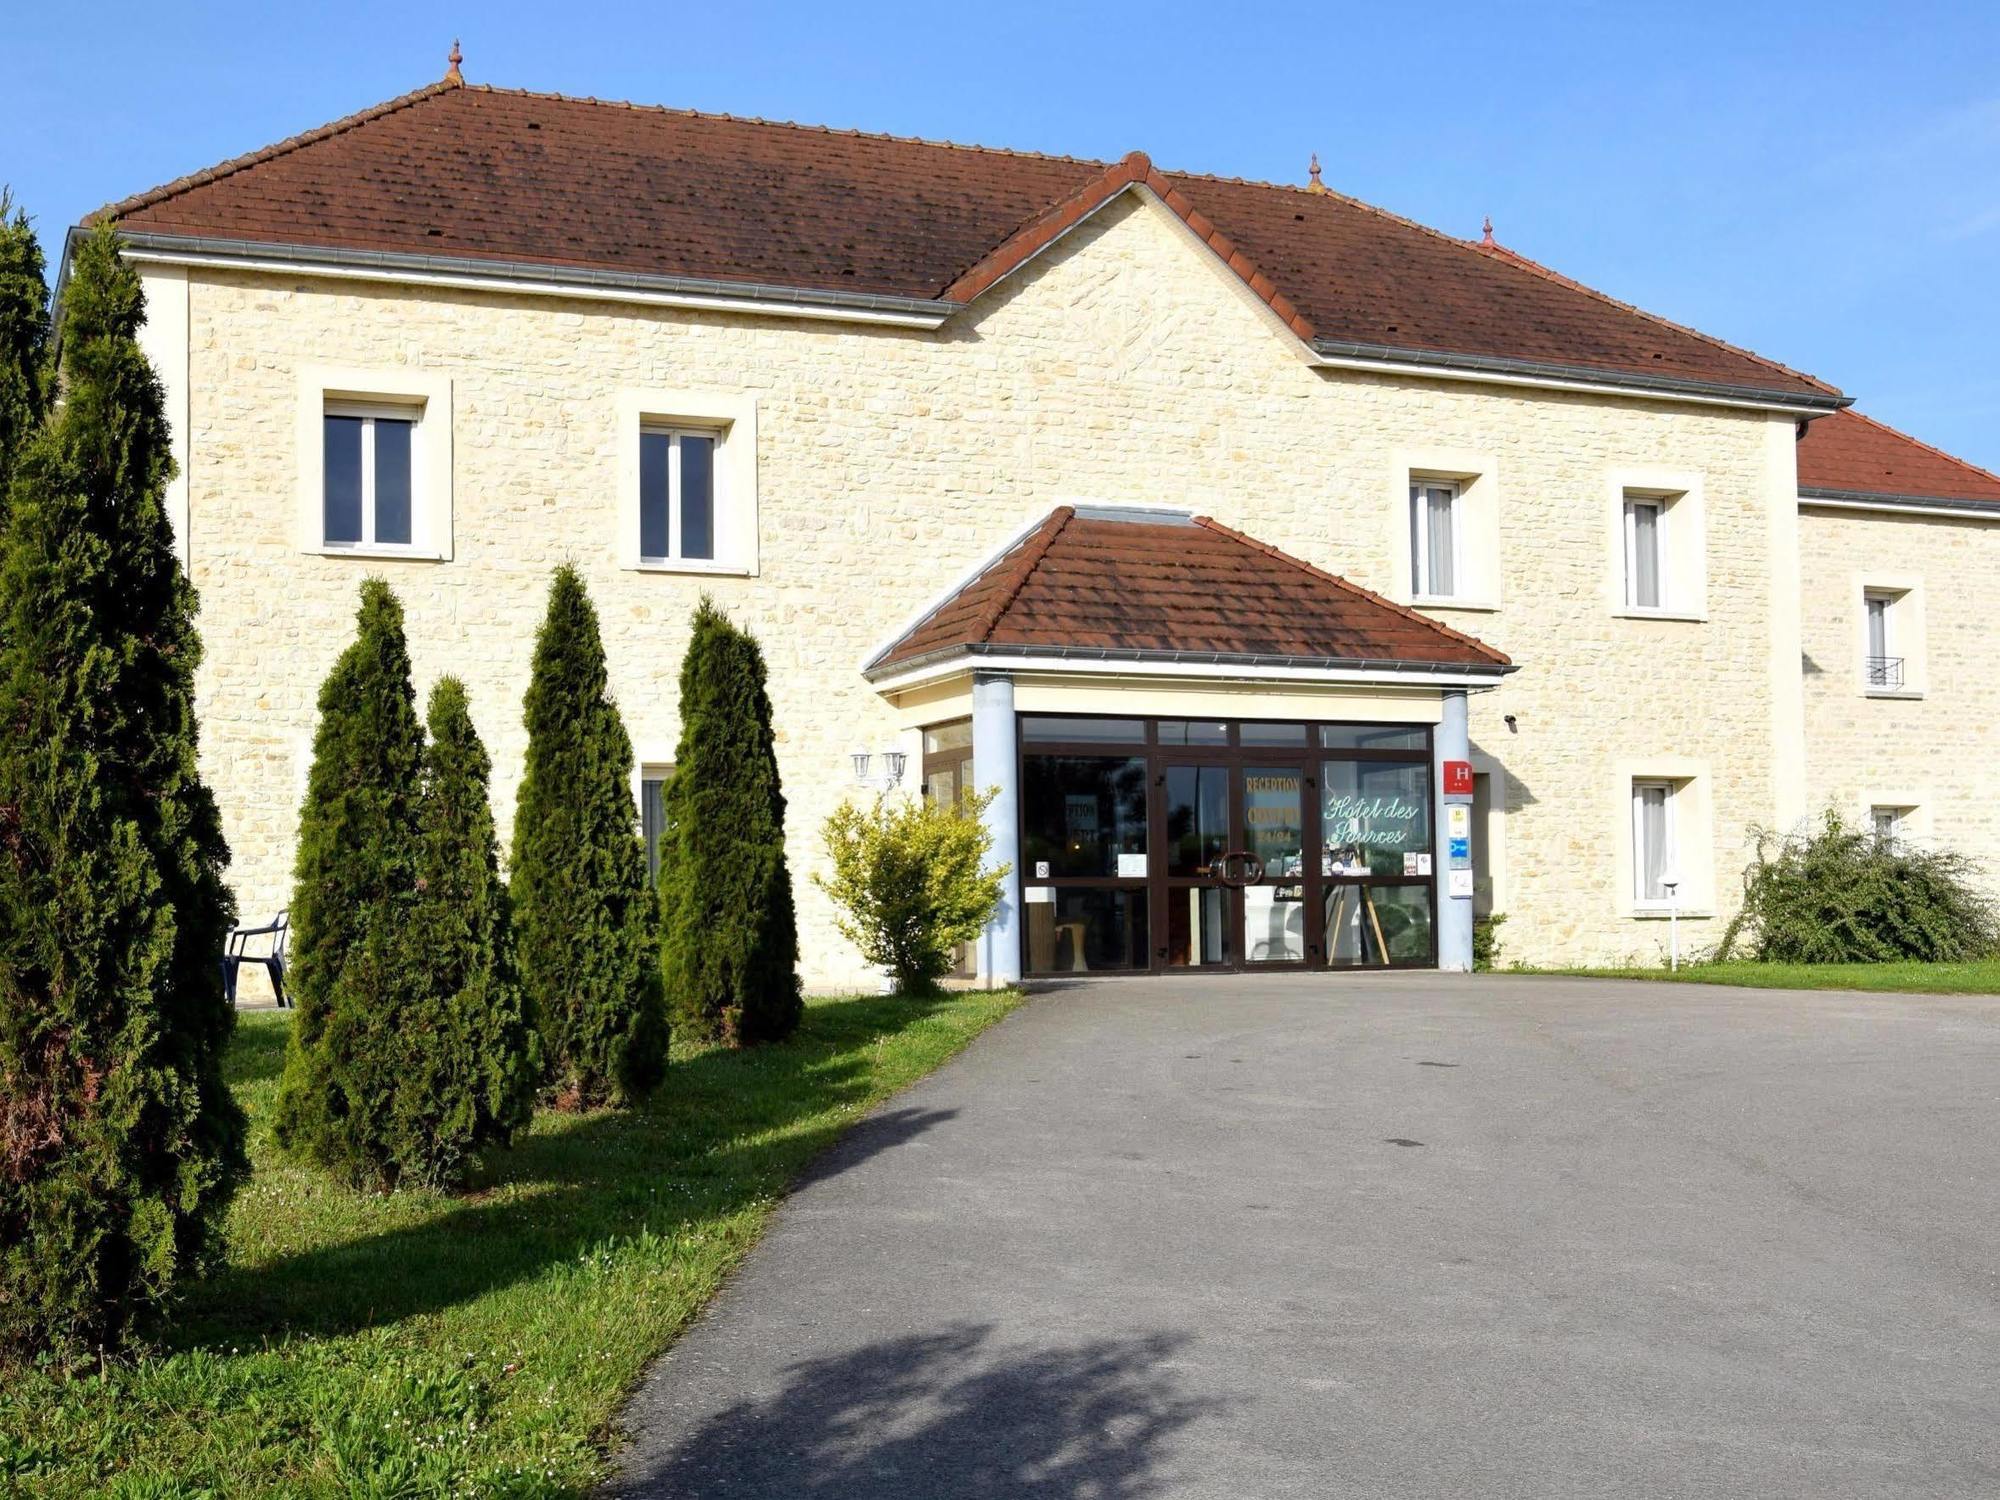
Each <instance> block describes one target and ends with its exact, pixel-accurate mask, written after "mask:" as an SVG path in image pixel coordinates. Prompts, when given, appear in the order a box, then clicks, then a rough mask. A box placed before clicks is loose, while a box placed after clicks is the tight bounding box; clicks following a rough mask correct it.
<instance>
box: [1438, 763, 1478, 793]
mask: <svg viewBox="0 0 2000 1500" xmlns="http://www.w3.org/2000/svg"><path fill="white" fill-rule="evenodd" d="M1444 794H1445V795H1446V796H1447V797H1470V796H1471V795H1472V762H1471V761H1469V760H1448V761H1446V762H1445V763H1444Z"/></svg>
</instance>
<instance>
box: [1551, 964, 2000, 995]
mask: <svg viewBox="0 0 2000 1500" xmlns="http://www.w3.org/2000/svg"><path fill="white" fill-rule="evenodd" d="M1541 972H1545V973H1552V974H1581V975H1589V976H1590V977H1592V978H1596V979H1665V980H1677V981H1679V982H1681V983H1683V984H1733V985H1745V986H1749V987H1752V988H1756V989H1769V990H1900V991H1905V992H1910V993H1927V994H1933V995H1991V994H2000V959H1988V960H1986V961H1985V962H1982V963H1970V964H1920V963H1891V964H1760V963H1743V962H1737V963H1722V964H1689V965H1686V966H1684V967H1682V968H1681V969H1680V970H1678V971H1677V972H1674V971H1669V970H1666V969H1549V970H1543V971H1541Z"/></svg>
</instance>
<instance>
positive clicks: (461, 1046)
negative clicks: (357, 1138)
mask: <svg viewBox="0 0 2000 1500" xmlns="http://www.w3.org/2000/svg"><path fill="white" fill-rule="evenodd" d="M429 727H430V742H429V744H428V745H426V746H425V748H424V775H423V790H422V794H421V796H420V798H419V801H418V807H417V891H416V902H415V908H414V910H413V911H412V913H411V917H410V923H409V927H408V930H407V933H406V934H405V936H406V941H405V943H404V945H403V946H404V950H405V952H406V953H407V955H408V958H407V960H406V961H407V963H408V965H409V970H410V975H411V978H412V980H413V983H414V994H415V999H414V1001H413V1003H412V1005H411V1007H410V1013H409V1015H408V1016H407V1018H406V1021H405V1024H404V1027H403V1037H404V1043H405V1045H406V1047H407V1048H408V1052H409V1061H408V1064H407V1066H406V1068H405V1071H404V1076H403V1079H402V1082H401V1084H400V1086H399V1089H398V1092H397V1096H396V1099H397V1104H396V1120H395V1129H394V1130H393V1132H392V1137H393V1139H394V1140H395V1141H396V1142H397V1147H398V1156H399V1159H400V1160H401V1162H402V1165H403V1170H404V1173H405V1175H406V1176H414V1177H415V1178H417V1179H418V1180H419V1181H422V1182H423V1183H425V1184H426V1185H428V1186H431V1187H437V1188H451V1187H456V1186H458V1185H459V1184H460V1182H461V1181H462V1180H463V1177H464V1173H465V1169H466V1167H467V1165H468V1164H469V1163H470V1162H471V1160H472V1158H473V1157H474V1155H475V1154H476V1153H477V1152H478V1151H479V1149H480V1148H481V1147H482V1146H485V1145H488V1144H493V1145H503V1146H504V1145H506V1144H507V1143H508V1142H509V1141H511V1140H512V1139H513V1135H514V1132H515V1131H516V1130H517V1129H519V1128H520V1127H521V1126H523V1125H525V1124H527V1123H528V1117H529V1115H530V1114H531V1113H532V1112H533V1109H534V1103H535V1086H536V1083H537V1082H538V1073H539V1066H540V1060H541V1054H540V1049H539V1047H538V1045H537V1044H536V1040H535V1037H534V1034H533V1031H532V1030H531V1028H530V1026H529V1024H528V1021H527V1018H526V1017H525V1015H524V1014H523V1012H522V1006H521V992H520V989H519V987H518V986H517V985H516V984H515V983H514V976H513V971H512V969H511V967H510V965H509V960H508V954H507V889H506V887H505V886H504V885H502V884H501V882H500V852H499V845H498V843H497V842H496V840H495V837H494V832H493V809H492V807H491V805H490V804H489V803H488V801H487V791H486V788H487V780H488V778H489V776H490V775H491V774H492V769H493V763H492V761H491V760H489V759H488V758H487V754H486V747H485V746H484V745H483V744H481V743H480V740H479V733H478V731H477V730H476V729H475V728H474V727H473V723H472V710H471V707H470V705H469V704H468V703H467V702H466V697H465V686H464V684H462V683H461V682H460V681H459V680H458V679H457V678H456V677H446V678H444V679H442V680H441V681H440V682H439V683H438V684H437V686H436V687H435V688H433V689H432V690H431V699H430V714H429Z"/></svg>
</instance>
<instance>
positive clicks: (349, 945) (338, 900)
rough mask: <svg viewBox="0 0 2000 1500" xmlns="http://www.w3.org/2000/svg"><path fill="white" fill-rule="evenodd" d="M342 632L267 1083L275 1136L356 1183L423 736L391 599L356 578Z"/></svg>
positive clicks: (319, 733)
mask: <svg viewBox="0 0 2000 1500" xmlns="http://www.w3.org/2000/svg"><path fill="white" fill-rule="evenodd" d="M355 618H356V625H357V631H356V635H355V640H354V643H353V644H352V645H350V646H349V647H348V648H347V649H346V650H345V651H343V652H342V653H341V655H340V659H339V660H338V661H336V662H335V663H334V665H333V670H332V671H331V672H330V673H328V674H327V678H326V681H325V682H324V683H323V684H322V685H321V687H320V692H319V726H318V728H317V729H316V730H315V732H314V734H313V762H312V772H311V774H310V776H309V777H308V779H307V782H306V798H305V805H304V807H303V808H302V809H301V811H300V814H299V842H298V853H297V856H296V858H295V862H294V865H293V881H292V905H291V921H292V950H291V953H292V964H291V974H290V979H291V988H292V990H293V993H294V995H295V996H296V999H297V1015H296V1018H295V1019H294V1021H293V1023H292V1036H291V1043H290V1046H289V1048H288V1050H287V1052H286V1056H285V1073H284V1078H283V1081H282V1083H281V1084H280V1086H279V1090H278V1111H277V1137H278V1142H279V1144H280V1145H282V1146H284V1147H285V1148H286V1149H288V1150H290V1151H293V1152H295V1153H296V1154H298V1155H300V1156H302V1157H305V1158H306V1159H308V1160H311V1161H314V1162H317V1163H319V1164H320V1165H322V1166H325V1167H328V1168H330V1169H332V1170H333V1171H334V1172H336V1173H338V1174H339V1175H340V1176H342V1177H343V1178H345V1179H346V1180H348V1181H350V1182H352V1183H355V1184H357V1185H363V1186H375V1187H391V1186H394V1185H395V1182H396V1180H397V1177H398V1176H399V1168H400V1165H401V1163H400V1160H399V1155H398V1152H397V1150H396V1147H395V1143H394V1141H393V1138H392V1133H393V1123H392V1121H393V1115H394V1110H395V1100H396V1094H397V1086H398V1081H399V1078H400V1075H401V1071H402V1068H403V1066H404V1061H405V1059H404V1049H403V1043H402V1028H403V1026H404V1024H405V1022H406V1019H407V1017H406V1015H405V1012H406V1010H407V1009H408V1002H409V999H410V995H411V993H412V976H411V975H410V972H409V969H408V966H407V964H406V963H405V962H404V961H403V960H404V957H405V953H404V949H403V944H404V942H405V940H406V939H405V932H406V930H407V928H408V926H409V923H410V919H411V916H412V911H413V908H414V905H415V896H416V882H417V784H418V774H419V768H420V765H421V762H422V757H423V732H422V730H421V729H420V728H419V727H418V724H417V709H416V694H415V691H414V690H413V689H412V688H411V686H410V653H409V647H408V645H407V643H406V642H405V640H404V635H403V607H402V605H401V604H399V603H397V601H396V596H395V595H394V594H392V593H391V592H390V591H389V586H388V585H387V584H386V583H384V582H383V581H382V580H381V579H379V578H371V579H369V580H367V582H365V583H363V584H362V585H361V608H360V610H359V612H358V613H357V615H356V617H355Z"/></svg>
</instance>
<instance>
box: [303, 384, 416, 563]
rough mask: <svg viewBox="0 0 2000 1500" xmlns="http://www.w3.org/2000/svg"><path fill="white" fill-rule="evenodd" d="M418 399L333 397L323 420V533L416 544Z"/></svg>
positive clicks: (326, 537)
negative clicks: (378, 401) (386, 401)
mask: <svg viewBox="0 0 2000 1500" xmlns="http://www.w3.org/2000/svg"><path fill="white" fill-rule="evenodd" d="M422 415H423V409H422V408H421V407H415V406H403V405H386V404H367V403H362V402H358V401H329V402H327V403H326V415H325V417H324V418H323V419H322V422H321V449H320V452H321V469H320V472H321V476H322V485H323V488H322V491H321V493H322V502H321V507H320V540H321V541H322V542H324V543H325V544H326V545H327V546H328V547H365V548H383V549H388V548H398V547H408V546H410V545H411V543H412V541H413V540H414V538H415V535H416V532H415V526H416V479H417V471H416V442H417V424H418V420H419V418H420V417H421V416H422Z"/></svg>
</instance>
